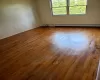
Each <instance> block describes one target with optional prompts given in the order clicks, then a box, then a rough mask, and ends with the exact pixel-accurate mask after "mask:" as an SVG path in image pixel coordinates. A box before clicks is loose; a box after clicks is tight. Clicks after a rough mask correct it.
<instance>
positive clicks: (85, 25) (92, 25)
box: [42, 24, 100, 27]
mask: <svg viewBox="0 0 100 80" xmlns="http://www.w3.org/2000/svg"><path fill="white" fill-rule="evenodd" d="M42 26H46V27H100V24H44V25H42Z"/></svg>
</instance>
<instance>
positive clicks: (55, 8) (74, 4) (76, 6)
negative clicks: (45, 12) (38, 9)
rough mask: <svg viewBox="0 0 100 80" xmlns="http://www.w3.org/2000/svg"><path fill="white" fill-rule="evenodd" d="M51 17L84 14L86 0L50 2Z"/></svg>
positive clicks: (57, 0)
mask: <svg viewBox="0 0 100 80" xmlns="http://www.w3.org/2000/svg"><path fill="white" fill-rule="evenodd" d="M51 8H52V13H53V15H66V14H69V15H77V14H78V15H79V14H86V8H87V0H51Z"/></svg>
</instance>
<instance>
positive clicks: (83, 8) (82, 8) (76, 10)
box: [69, 6, 86, 14]
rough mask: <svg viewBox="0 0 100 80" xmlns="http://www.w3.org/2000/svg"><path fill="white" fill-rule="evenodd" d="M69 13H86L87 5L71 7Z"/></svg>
mask: <svg viewBox="0 0 100 80" xmlns="http://www.w3.org/2000/svg"><path fill="white" fill-rule="evenodd" d="M69 14H86V6H74V7H70V8H69Z"/></svg>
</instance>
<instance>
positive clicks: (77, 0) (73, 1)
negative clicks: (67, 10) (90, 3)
mask: <svg viewBox="0 0 100 80" xmlns="http://www.w3.org/2000/svg"><path fill="white" fill-rule="evenodd" d="M75 5H87V0H70V6H75Z"/></svg>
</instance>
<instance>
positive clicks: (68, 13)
mask: <svg viewBox="0 0 100 80" xmlns="http://www.w3.org/2000/svg"><path fill="white" fill-rule="evenodd" d="M66 4H67V6H61V7H66V14H58V15H54V14H53V8H60V7H53V5H52V0H50V8H51V13H52V16H65V15H69V16H70V15H71V16H72V15H76V16H77V15H78V16H80V15H86V14H87V4H88V0H87V4H86V5H75V6H86V13H85V14H70V7H74V6H70V0H66Z"/></svg>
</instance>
